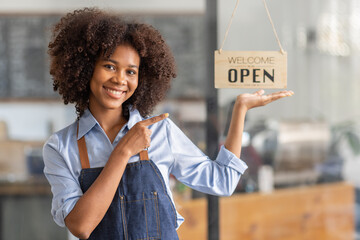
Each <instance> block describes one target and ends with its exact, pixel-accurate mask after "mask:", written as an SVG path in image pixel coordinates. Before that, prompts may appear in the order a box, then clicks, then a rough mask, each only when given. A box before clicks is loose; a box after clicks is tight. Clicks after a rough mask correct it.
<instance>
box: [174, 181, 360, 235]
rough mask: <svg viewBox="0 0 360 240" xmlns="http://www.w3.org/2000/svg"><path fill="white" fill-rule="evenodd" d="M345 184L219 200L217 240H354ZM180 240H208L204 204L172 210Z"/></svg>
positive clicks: (181, 205)
mask: <svg viewBox="0 0 360 240" xmlns="http://www.w3.org/2000/svg"><path fill="white" fill-rule="evenodd" d="M354 191H355V190H354V188H353V187H352V186H351V185H349V184H346V183H334V184H323V185H316V186H311V187H310V186H308V187H298V188H289V189H282V190H276V191H274V192H273V193H271V194H261V193H254V194H235V195H233V196H232V197H228V198H221V199H220V202H219V208H220V239H221V240H239V239H241V240H340V239H341V240H342V239H343V240H351V239H354V233H355V226H354V215H355V213H354V212H355V209H354V206H355V193H354ZM177 206H178V210H179V212H180V214H181V215H183V216H184V217H185V222H184V223H183V224H182V225H181V227H180V228H179V230H178V233H179V237H180V239H181V240H193V239H196V240H205V239H207V215H206V209H207V202H206V199H197V200H191V201H189V202H184V203H179V204H177Z"/></svg>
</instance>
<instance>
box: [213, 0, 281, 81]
mask: <svg viewBox="0 0 360 240" xmlns="http://www.w3.org/2000/svg"><path fill="white" fill-rule="evenodd" d="M263 3H264V7H265V10H266V13H267V16H268V19H269V21H270V24H271V26H272V29H273V32H274V35H275V38H276V40H277V43H278V45H279V48H280V51H223V46H224V43H225V40H226V38H227V36H228V33H229V30H230V27H231V24H232V21H233V19H234V16H235V13H236V10H237V8H238V5H239V0H237V1H236V5H235V8H234V10H233V13H232V15H231V18H230V21H229V24H228V26H227V29H226V32H225V36H224V39H223V41H222V43H221V47H220V49H219V50H216V51H215V53H214V57H215V88H286V85H287V80H286V75H287V53H286V51H284V49H283V48H282V46H281V43H280V39H279V37H278V35H277V32H276V29H275V26H274V23H273V21H272V19H271V16H270V12H269V9H268V6H267V4H266V1H265V0H263Z"/></svg>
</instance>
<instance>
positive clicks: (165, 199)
mask: <svg viewBox="0 0 360 240" xmlns="http://www.w3.org/2000/svg"><path fill="white" fill-rule="evenodd" d="M78 146H79V156H80V161H81V167H82V170H81V173H80V176H79V182H80V186H81V189H82V191H83V192H86V191H87V189H89V187H90V186H91V184H92V183H93V182H94V181H95V180H96V178H97V177H98V176H99V174H100V173H101V170H102V169H103V168H90V163H89V159H88V155H87V149H86V143H85V136H83V137H82V138H80V139H79V140H78ZM176 220H177V215H176V210H175V207H174V204H173V203H172V201H171V199H170V197H169V195H168V193H167V191H166V187H165V183H164V179H163V177H162V175H161V173H160V171H159V169H158V168H157V166H156V165H155V164H154V162H153V161H151V160H149V158H148V154H147V151H146V150H144V151H142V152H141V153H140V161H138V162H134V163H128V164H127V166H126V169H125V171H124V174H123V176H122V178H121V181H120V184H119V186H118V188H117V191H116V193H115V196H114V199H113V201H112V203H111V204H110V207H109V209H108V210H107V212H106V214H105V216H104V218H103V219H102V220H101V222H100V223H99V225H98V226H97V227H96V228H95V229H94V231H93V232H92V233H91V235H90V237H89V238H88V239H91V240H93V239H94V240H95V239H96V240H101V239H104V240H110V239H111V240H122V239H124V240H156V239H164V240H178V239H179V238H178V235H177V232H176V224H177V222H176Z"/></svg>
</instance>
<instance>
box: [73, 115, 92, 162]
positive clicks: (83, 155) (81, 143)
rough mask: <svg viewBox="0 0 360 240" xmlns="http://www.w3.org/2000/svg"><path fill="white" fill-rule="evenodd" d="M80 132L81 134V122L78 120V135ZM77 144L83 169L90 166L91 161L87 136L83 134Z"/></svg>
mask: <svg viewBox="0 0 360 240" xmlns="http://www.w3.org/2000/svg"><path fill="white" fill-rule="evenodd" d="M78 134H79V122H78V126H77V132H76V137H78ZM77 144H78V148H79V157H80V163H81V168H82V169H85V168H90V162H89V157H88V154H87V148H86V142H85V137H84V136H82V137H81V138H80V139H79V140H77Z"/></svg>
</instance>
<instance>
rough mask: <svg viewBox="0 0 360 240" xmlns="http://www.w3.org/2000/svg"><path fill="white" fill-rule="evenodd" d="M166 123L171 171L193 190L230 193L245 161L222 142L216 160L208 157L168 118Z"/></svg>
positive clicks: (215, 193) (243, 167) (245, 167)
mask: <svg viewBox="0 0 360 240" xmlns="http://www.w3.org/2000/svg"><path fill="white" fill-rule="evenodd" d="M167 127H168V129H167V131H168V133H167V135H168V141H169V148H170V149H171V153H172V156H173V161H174V164H173V165H172V168H171V173H172V174H173V175H174V176H175V177H176V178H177V179H178V180H179V181H180V182H182V183H184V184H185V185H187V186H189V187H191V188H193V189H195V190H197V191H200V192H204V193H207V194H212V195H219V196H230V195H231V194H232V193H233V192H234V190H235V188H236V186H237V184H238V182H239V180H240V177H241V175H242V174H243V173H244V171H245V170H246V169H247V165H246V163H245V162H243V161H242V160H240V159H239V158H237V157H236V156H235V155H234V154H233V153H232V152H230V151H228V150H227V149H226V148H225V147H224V146H221V147H220V150H219V153H218V155H217V158H216V160H212V159H210V158H209V157H208V156H206V155H205V154H204V153H203V152H202V151H201V150H200V149H199V148H198V147H197V146H196V145H195V144H194V143H193V142H192V141H191V140H190V139H189V138H188V137H187V136H186V135H185V134H184V133H183V132H182V131H181V130H180V129H179V128H178V127H177V126H176V125H175V124H174V123H173V122H171V121H170V120H169V121H168V126H167Z"/></svg>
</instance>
